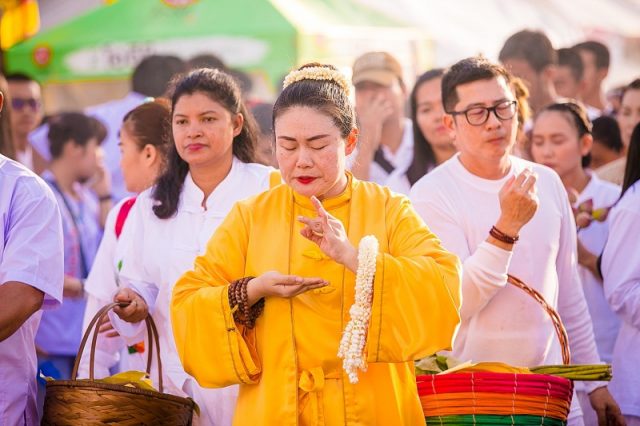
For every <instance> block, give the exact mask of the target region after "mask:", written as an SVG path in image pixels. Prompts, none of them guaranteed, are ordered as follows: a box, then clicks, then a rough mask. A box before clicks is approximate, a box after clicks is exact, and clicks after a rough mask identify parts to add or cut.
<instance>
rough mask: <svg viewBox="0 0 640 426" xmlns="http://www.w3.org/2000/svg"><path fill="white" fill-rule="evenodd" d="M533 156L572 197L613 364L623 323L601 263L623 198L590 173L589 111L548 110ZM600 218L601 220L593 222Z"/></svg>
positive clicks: (584, 266) (591, 295)
mask: <svg viewBox="0 0 640 426" xmlns="http://www.w3.org/2000/svg"><path fill="white" fill-rule="evenodd" d="M531 142H532V143H531V155H532V157H533V160H534V161H535V162H536V163H539V164H544V165H545V166H548V167H551V168H552V169H553V170H555V171H556V172H557V173H558V175H559V176H560V179H562V183H563V185H564V186H565V188H566V190H567V192H568V193H569V195H570V198H569V199H570V201H571V202H572V207H573V210H574V212H575V213H576V215H577V221H578V226H579V228H578V263H579V266H578V272H579V274H580V281H581V282H582V289H583V290H584V295H585V298H586V300H587V306H588V307H589V314H590V315H591V318H592V320H593V323H592V324H593V333H594V335H595V338H596V346H597V347H598V353H599V354H600V359H601V360H602V361H604V362H606V363H611V357H612V354H613V345H614V343H615V339H616V336H617V335H618V329H619V328H620V320H619V319H618V317H617V316H616V314H615V313H614V312H613V311H612V310H611V308H610V307H609V304H608V303H607V301H606V299H605V297H604V289H603V286H602V277H601V276H600V272H599V271H598V266H597V259H598V255H599V254H600V253H602V249H603V248H604V244H605V241H606V240H607V235H608V232H609V230H608V222H607V221H606V213H605V212H606V211H608V209H609V208H610V207H611V206H612V205H613V204H614V203H615V202H616V200H617V199H618V197H619V196H620V187H618V186H617V185H614V184H612V183H609V182H605V181H602V180H600V179H598V177H597V176H595V175H594V174H593V173H592V172H591V171H590V170H589V169H588V168H587V167H588V166H589V161H590V150H591V146H592V144H593V138H592V136H591V122H590V121H589V117H588V112H587V110H586V109H585V108H584V107H583V106H582V105H581V104H578V103H575V102H572V101H566V102H560V103H555V104H551V105H548V106H546V107H545V108H543V109H542V111H541V112H539V113H538V115H537V117H536V118H535V120H534V124H533V129H532V133H531ZM594 214H595V215H596V217H597V218H598V219H599V220H593V216H594ZM576 390H577V393H578V398H579V399H580V405H581V408H582V411H583V413H584V419H585V424H596V423H597V418H596V413H595V412H594V411H593V409H592V408H591V404H590V403H589V399H588V397H587V395H586V392H585V390H584V389H583V387H582V383H581V382H576Z"/></svg>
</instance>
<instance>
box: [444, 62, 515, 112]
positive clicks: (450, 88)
mask: <svg viewBox="0 0 640 426" xmlns="http://www.w3.org/2000/svg"><path fill="white" fill-rule="evenodd" d="M498 77H504V79H505V81H506V83H507V84H508V85H509V86H511V74H509V72H508V71H507V70H506V69H505V68H504V67H503V66H502V65H498V64H494V63H493V62H490V61H488V60H487V59H486V58H484V57H482V56H473V57H470V58H466V59H462V60H461V61H458V62H456V63H455V64H453V65H452V66H451V68H449V69H448V70H447V71H446V72H445V73H444V75H443V76H442V103H443V105H444V110H445V111H447V112H449V111H453V109H454V108H455V106H456V104H457V103H458V101H459V100H460V98H458V91H457V88H458V86H461V85H463V84H467V83H472V82H474V81H479V80H490V79H493V78H498Z"/></svg>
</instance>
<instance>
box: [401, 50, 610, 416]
mask: <svg viewBox="0 0 640 426" xmlns="http://www.w3.org/2000/svg"><path fill="white" fill-rule="evenodd" d="M511 79H512V77H511V75H510V74H509V73H508V72H507V71H506V70H505V69H504V68H503V67H502V66H500V65H497V64H493V63H491V62H489V61H487V60H486V59H483V58H478V57H476V58H468V59H464V60H462V61H460V62H458V63H457V64H455V65H453V66H452V67H451V69H449V70H448V71H447V72H446V73H445V75H444V77H443V80H442V102H443V104H444V109H445V111H446V112H447V113H446V115H445V117H444V124H445V126H446V127H448V128H449V129H451V130H452V131H454V132H455V135H456V136H455V143H456V146H457V148H458V150H459V152H458V154H457V155H455V156H454V157H452V158H451V159H450V160H448V161H447V162H445V163H443V164H442V165H441V166H440V167H438V168H436V169H435V170H433V171H432V172H430V173H429V174H427V175H426V176H424V177H423V178H422V179H420V180H419V181H418V182H416V184H415V185H414V186H413V188H412V189H411V200H412V202H413V205H414V206H415V208H416V210H417V211H418V213H419V214H420V215H421V216H422V218H423V219H424V220H425V222H426V223H427V225H428V226H429V227H430V228H431V230H432V231H433V232H434V233H435V234H436V235H438V237H439V238H440V239H441V240H442V243H443V245H444V247H446V248H447V249H448V250H450V251H452V252H453V253H456V254H457V255H458V256H459V257H460V259H461V260H462V262H463V265H464V266H463V270H464V273H463V281H462V292H463V299H462V300H463V302H462V308H461V312H460V315H461V318H462V322H461V327H460V330H459V333H458V335H457V337H456V340H455V342H454V347H453V356H455V357H456V358H459V359H461V360H472V361H474V362H481V361H501V362H505V363H508V364H511V365H517V366H526V367H531V366H536V365H542V364H560V363H561V362H562V358H561V350H560V345H559V343H558V339H557V338H556V336H555V334H554V328H553V325H552V323H551V320H550V318H549V317H548V315H547V314H546V313H545V311H544V310H543V309H542V307H541V306H540V305H539V304H538V303H537V302H535V301H534V300H533V299H532V298H531V297H530V296H528V295H527V294H525V293H524V292H523V291H522V290H520V289H518V288H516V287H514V286H511V285H509V284H508V283H507V274H513V275H514V276H516V277H518V278H520V279H521V280H523V281H524V282H525V283H527V284H529V285H530V286H531V287H533V288H534V289H536V290H538V291H539V292H540V293H542V295H543V296H544V297H545V299H546V300H547V302H548V303H549V304H550V305H551V306H553V307H554V308H556V309H557V310H558V311H559V312H560V315H561V316H562V319H563V321H564V324H565V326H566V328H567V331H568V333H569V340H570V342H571V354H572V356H573V359H572V361H573V362H574V363H578V364H579V363H584V364H593V363H599V362H600V359H599V357H598V352H597V349H596V345H595V340H594V337H593V330H592V326H591V319H590V317H589V312H588V310H587V305H586V302H585V298H584V294H583V291H582V287H581V283H580V279H579V277H578V272H577V268H576V266H577V265H576V258H577V256H576V228H575V225H574V222H573V215H572V213H571V207H570V206H569V201H568V198H567V194H566V192H565V190H564V187H563V186H562V182H561V181H560V178H559V177H558V175H557V174H555V172H553V171H552V170H551V169H549V168H548V167H545V166H541V165H537V164H534V163H531V162H528V161H526V160H523V159H520V158H517V157H514V156H512V155H511V151H512V149H513V146H514V143H515V138H516V129H517V126H518V118H517V115H516V110H517V102H516V99H515V96H514V93H513V91H512V89H511V86H512V85H511ZM590 386H591V387H590V389H589V390H590V391H591V394H590V399H591V403H592V405H593V406H594V408H595V409H596V411H598V414H599V416H601V418H602V419H604V418H605V416H609V418H610V419H611V420H614V422H613V423H611V424H622V423H615V421H620V422H621V417H620V411H619V409H618V407H617V405H616V404H615V402H614V401H613V399H612V398H611V395H610V394H609V392H608V390H607V388H606V387H604V384H603V383H591V384H590ZM569 424H571V425H581V424H583V423H582V414H581V411H580V409H579V405H578V403H577V399H575V398H574V404H573V406H572V413H571V416H570V423H569ZM602 424H605V423H602Z"/></svg>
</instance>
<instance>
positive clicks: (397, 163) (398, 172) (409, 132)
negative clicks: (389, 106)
mask: <svg viewBox="0 0 640 426" xmlns="http://www.w3.org/2000/svg"><path fill="white" fill-rule="evenodd" d="M380 147H381V149H382V152H383V154H384V157H385V158H386V159H387V161H389V163H391V165H393V167H395V169H394V170H393V171H392V172H391V173H387V172H386V171H385V170H384V169H383V168H382V167H381V166H380V165H379V164H378V163H376V162H375V161H372V162H371V166H370V167H369V179H368V180H369V181H370V182H375V183H377V184H380V185H387V186H389V187H390V188H391V189H392V190H394V191H396V192H400V193H403V194H408V193H409V188H410V187H407V185H408V183H409V182H408V181H407V182H406V184H407V185H404V184H403V183H402V176H404V175H405V173H406V172H407V169H408V168H409V166H410V165H411V161H412V160H413V124H412V122H411V120H410V119H408V118H406V119H405V120H404V130H403V132H402V141H401V142H400V146H399V147H398V149H397V150H396V152H395V153H393V152H391V150H390V149H389V148H387V146H386V145H384V144H380ZM357 156H358V152H357V150H355V151H354V152H352V153H351V155H350V156H349V157H347V168H349V169H351V168H352V167H353V163H354V161H355V160H356V157H357ZM405 178H406V176H405Z"/></svg>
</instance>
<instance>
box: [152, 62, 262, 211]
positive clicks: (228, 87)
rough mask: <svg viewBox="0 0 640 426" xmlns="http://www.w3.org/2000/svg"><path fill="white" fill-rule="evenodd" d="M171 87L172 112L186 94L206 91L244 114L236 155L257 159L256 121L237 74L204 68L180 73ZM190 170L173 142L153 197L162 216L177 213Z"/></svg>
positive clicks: (234, 147) (234, 111)
mask: <svg viewBox="0 0 640 426" xmlns="http://www.w3.org/2000/svg"><path fill="white" fill-rule="evenodd" d="M171 86H172V95H171V111H172V114H173V111H175V107H176V103H177V102H178V100H179V99H180V98H181V97H182V96H185V95H192V94H194V93H202V94H203V95H205V96H207V97H209V98H210V99H211V100H213V101H215V102H217V103H219V104H220V105H222V106H223V107H224V108H225V109H226V110H227V111H229V112H230V113H231V114H242V116H243V117H244V124H243V126H242V130H241V131H240V134H238V136H236V137H234V138H233V145H232V150H233V155H234V156H235V157H237V158H238V159H239V160H240V161H242V162H245V163H251V162H254V161H255V147H256V145H257V133H256V124H255V122H254V120H253V117H252V116H251V114H248V113H247V109H246V107H245V105H244V102H242V96H241V93H240V88H239V87H238V85H237V83H236V82H235V80H234V79H233V77H231V76H230V75H229V74H227V73H226V72H224V71H221V70H219V69H211V68H200V69H197V70H193V71H190V72H189V73H187V74H185V75H180V76H177V77H176V78H175V79H174V80H173V81H172V83H171ZM188 172H189V164H187V162H186V161H184V160H183V159H182V158H181V157H180V155H179V154H178V150H177V149H176V146H175V143H172V144H170V146H169V153H168V155H167V167H166V168H165V171H164V172H163V173H162V174H161V175H160V176H159V177H158V180H157V183H156V186H155V189H154V190H153V198H154V199H155V200H156V201H157V202H158V203H157V204H156V205H154V206H153V212H154V213H155V215H156V216H157V217H158V218H160V219H168V218H170V217H171V216H173V215H174V214H175V213H176V211H177V209H178V202H179V200H180V193H181V192H182V185H183V184H184V179H185V178H186V176H187V173H188Z"/></svg>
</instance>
